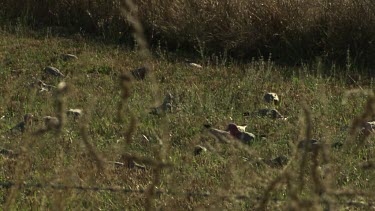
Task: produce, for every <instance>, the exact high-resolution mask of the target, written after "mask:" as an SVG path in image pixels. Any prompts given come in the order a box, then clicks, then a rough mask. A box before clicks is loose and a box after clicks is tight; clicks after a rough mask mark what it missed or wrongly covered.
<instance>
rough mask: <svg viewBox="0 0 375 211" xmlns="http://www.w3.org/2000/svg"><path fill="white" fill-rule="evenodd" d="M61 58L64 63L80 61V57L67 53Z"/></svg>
mask: <svg viewBox="0 0 375 211" xmlns="http://www.w3.org/2000/svg"><path fill="white" fill-rule="evenodd" d="M61 58H62V59H63V60H64V61H69V60H76V59H78V57H77V56H76V55H74V54H69V53H67V54H62V55H61Z"/></svg>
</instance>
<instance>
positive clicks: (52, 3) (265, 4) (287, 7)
mask: <svg viewBox="0 0 375 211" xmlns="http://www.w3.org/2000/svg"><path fill="white" fill-rule="evenodd" d="M125 2H126V1H120V0H114V1H103V0H95V1H85V0H67V1H56V0H48V1H44V2H41V1H35V0H27V1H20V0H16V1H14V0H5V1H2V5H1V8H3V9H2V12H3V14H2V17H5V18H6V19H7V20H9V19H10V20H15V19H17V20H18V21H21V22H22V23H25V22H26V23H29V24H31V25H37V26H40V27H41V26H42V27H45V26H65V27H66V26H67V27H70V28H71V29H72V30H71V31H74V32H81V33H82V34H86V33H96V34H99V35H101V36H103V37H104V38H114V39H116V40H123V41H126V42H133V39H132V36H131V34H132V31H131V27H130V26H131V23H129V21H128V20H127V19H126V18H125V17H124V16H122V9H121V8H124V7H126V4H125ZM137 7H138V14H139V18H140V20H141V22H142V25H143V26H144V29H145V33H146V37H147V39H148V40H149V41H150V42H151V43H153V46H157V45H160V44H161V45H163V46H164V47H168V48H169V49H177V50H179V51H181V49H183V50H184V51H186V50H189V49H190V50H196V51H198V52H199V53H200V56H201V57H203V58H204V59H207V58H209V57H211V56H212V54H215V55H216V56H220V55H221V56H224V57H225V55H231V56H235V57H237V58H242V59H244V60H250V59H251V58H252V57H256V58H259V57H261V56H265V57H268V56H269V54H272V58H273V59H274V60H276V61H279V62H281V63H292V64H300V63H301V61H302V62H306V61H314V59H315V58H316V57H317V58H319V59H320V60H322V61H324V62H326V63H327V64H328V65H331V64H332V63H336V64H341V65H344V64H346V63H347V62H348V61H347V52H348V51H349V52H350V57H351V59H352V61H351V62H352V63H353V64H357V65H365V66H373V65H374V63H373V59H372V58H374V55H375V52H374V49H375V48H374V45H375V42H374V40H375V16H374V14H375V4H374V3H373V2H372V1H369V0H363V1H354V0H329V1H323V0H319V1H312V0H301V1H293V0H281V1H276V0H261V1H244V0H237V1H229V0H225V1H223V0H221V1H218V0H214V1H212V0H204V1H200V0H191V1H179V0H173V1H171V0H167V1H166V0H163V1H160V0H157V1H144V0H140V1H137ZM53 29H54V28H53ZM359 70H361V69H358V71H359ZM363 71H365V70H363Z"/></svg>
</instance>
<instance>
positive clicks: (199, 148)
mask: <svg viewBox="0 0 375 211" xmlns="http://www.w3.org/2000/svg"><path fill="white" fill-rule="evenodd" d="M205 152H207V148H206V147H203V146H201V145H196V146H195V147H194V155H200V154H202V153H205Z"/></svg>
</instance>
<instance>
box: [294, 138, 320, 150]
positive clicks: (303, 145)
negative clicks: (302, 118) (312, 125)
mask: <svg viewBox="0 0 375 211" xmlns="http://www.w3.org/2000/svg"><path fill="white" fill-rule="evenodd" d="M320 145H321V144H320V142H319V141H318V140H316V139H310V140H302V141H300V142H299V143H298V146H297V147H298V149H304V150H306V151H308V152H311V151H313V150H314V149H317V148H319V147H320Z"/></svg>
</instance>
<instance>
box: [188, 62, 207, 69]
mask: <svg viewBox="0 0 375 211" xmlns="http://www.w3.org/2000/svg"><path fill="white" fill-rule="evenodd" d="M188 64H189V66H190V67H195V68H203V67H202V65H200V64H197V63H193V62H189V63H188Z"/></svg>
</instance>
